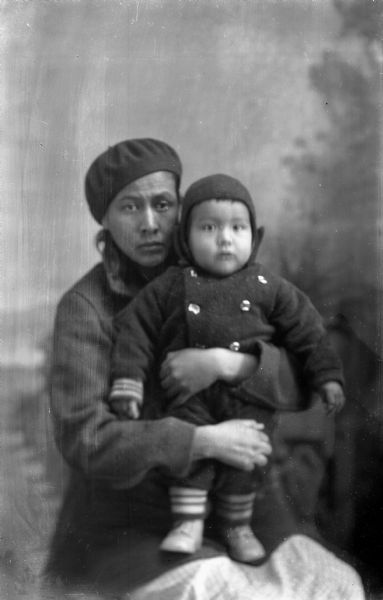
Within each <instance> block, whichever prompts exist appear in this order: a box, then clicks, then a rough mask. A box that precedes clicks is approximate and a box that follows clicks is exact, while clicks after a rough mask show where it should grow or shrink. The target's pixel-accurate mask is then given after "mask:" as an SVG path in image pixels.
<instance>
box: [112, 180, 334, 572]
mask: <svg viewBox="0 0 383 600" xmlns="http://www.w3.org/2000/svg"><path fill="white" fill-rule="evenodd" d="M261 235H262V230H257V226H256V217H255V209H254V206H253V202H252V199H251V196H250V194H249V192H248V191H247V189H246V188H245V187H244V186H243V185H242V184H241V183H240V182H239V181H238V180H236V179H234V178H232V177H229V176H227V175H211V176H209V177H205V178H203V179H200V180H198V181H197V182H195V183H194V184H193V185H191V186H190V188H189V189H188V190H187V192H186V194H185V198H184V202H183V211H182V216H181V222H180V226H179V231H178V238H177V245H178V252H179V255H180V258H181V260H180V263H179V266H175V267H170V268H169V269H168V270H167V271H166V273H165V274H164V275H162V276H160V277H159V278H157V279H156V280H154V281H152V282H151V283H149V284H148V285H147V286H146V287H145V289H144V290H143V291H142V292H141V293H140V294H139V295H138V296H137V297H136V298H135V299H134V300H133V302H131V304H129V306H128V307H127V309H125V310H124V311H123V313H122V314H121V317H120V318H119V322H118V324H117V328H118V336H117V341H116V346H115V352H114V357H113V361H112V378H113V386H112V390H111V394H110V403H111V406H112V409H113V410H114V412H117V413H118V414H120V416H126V417H128V418H132V419H137V418H138V417H139V416H140V410H141V407H142V402H143V389H144V383H145V381H146V380H147V378H148V374H149V371H150V369H151V368H153V366H154V360H155V358H156V361H158V362H156V364H161V362H162V361H163V359H164V358H165V356H166V355H167V353H168V352H171V351H175V350H179V349H181V348H186V347H203V348H205V347H217V346H220V347H225V348H230V349H231V350H232V351H233V352H236V351H239V350H240V351H241V352H245V353H252V354H255V355H257V353H259V352H260V348H261V344H262V343H265V342H273V343H276V344H283V345H284V346H285V347H286V348H288V349H289V350H290V351H291V352H293V353H294V354H295V356H296V357H297V358H298V359H299V360H300V362H301V364H302V366H303V372H304V375H305V379H306V382H307V384H308V386H310V387H311V389H312V390H316V391H318V392H319V394H320V395H321V397H322V399H323V401H324V402H325V403H326V405H327V407H328V410H330V411H331V410H339V409H340V408H341V407H342V405H343V402H344V398H343V391H342V373H341V368H340V363H339V361H338V358H337V357H336V355H335V354H334V352H333V350H332V349H331V348H330V346H329V344H328V341H327V339H326V335H325V330H324V327H323V324H322V320H321V318H320V316H319V314H318V313H317V312H316V310H315V309H314V307H313V306H312V304H311V302H310V301H309V299H308V298H307V297H306V296H305V295H304V294H303V293H302V292H300V291H299V290H298V289H297V288H295V287H294V286H293V285H292V284H290V283H288V282H287V281H286V280H284V279H282V278H280V277H277V276H275V275H273V274H272V273H271V272H269V271H268V270H267V269H266V268H264V267H263V266H262V265H260V264H258V263H256V262H255V255H256V251H257V248H258V246H259V242H260V238H261ZM265 377H267V374H266V373H265ZM160 400H161V403H162V405H163V406H164V407H166V409H165V410H166V414H168V415H172V416H176V417H178V418H181V419H185V420H187V421H190V422H191V423H195V424H196V425H202V424H209V423H216V422H220V421H223V420H227V419H232V418H239V419H255V420H257V421H258V422H261V423H263V424H264V427H265V431H266V432H267V433H268V434H269V435H270V433H271V431H272V427H273V416H274V413H275V409H276V407H275V406H273V405H272V403H271V402H270V399H269V398H268V397H267V396H266V395H265V393H264V391H263V390H262V389H258V390H253V394H252V395H251V396H250V395H248V396H245V395H244V393H243V392H242V393H240V392H239V390H238V389H237V388H236V386H235V385H234V386H229V385H227V384H224V383H223V382H217V383H215V384H214V385H213V386H211V387H210V388H208V389H207V390H205V391H203V392H201V393H199V394H197V395H195V396H193V397H191V398H189V399H188V400H187V401H186V402H184V403H182V404H179V403H177V402H175V403H173V404H171V403H170V405H169V403H168V406H167V405H166V400H165V397H164V394H163V393H162V394H160ZM263 476H264V473H263V472H262V469H261V468H256V469H255V470H254V471H252V472H250V473H249V472H245V471H240V470H236V469H234V468H231V467H227V466H224V465H218V464H217V463H215V462H210V461H207V460H205V461H200V462H197V463H194V464H193V467H192V470H191V472H190V473H189V475H188V476H187V477H186V478H185V479H183V480H181V481H174V483H173V484H172V485H171V486H170V501H171V511H172V516H173V520H174V527H173V529H172V530H171V531H170V533H169V534H168V535H167V537H166V538H165V540H164V541H163V542H162V544H161V549H162V550H165V551H172V552H185V553H193V552H194V551H196V550H197V549H198V548H199V547H200V545H201V543H202V533H203V521H204V518H205V515H206V504H207V494H208V491H209V490H211V488H212V487H213V491H214V508H215V512H216V517H217V524H218V530H219V532H220V534H221V538H222V540H223V541H224V543H225V544H226V546H227V549H228V553H229V555H230V556H231V557H232V558H233V559H235V560H238V561H241V562H248V563H251V562H254V561H256V560H258V559H260V558H262V557H263V556H264V549H263V547H262V545H261V543H260V542H259V540H258V539H257V538H256V537H255V535H254V533H253V532H252V530H251V527H250V522H251V517H252V506H253V502H254V498H255V494H256V492H257V491H258V490H259V488H260V486H261V484H262V479H263Z"/></svg>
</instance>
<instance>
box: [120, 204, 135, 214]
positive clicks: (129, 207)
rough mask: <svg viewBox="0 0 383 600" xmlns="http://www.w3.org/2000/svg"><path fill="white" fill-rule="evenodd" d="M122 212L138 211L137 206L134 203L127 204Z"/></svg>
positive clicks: (123, 206)
mask: <svg viewBox="0 0 383 600" xmlns="http://www.w3.org/2000/svg"><path fill="white" fill-rule="evenodd" d="M122 210H123V211H124V212H134V211H135V210H137V206H136V205H135V203H134V202H126V203H125V204H123V205H122Z"/></svg>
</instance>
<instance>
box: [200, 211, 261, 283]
mask: <svg viewBox="0 0 383 600" xmlns="http://www.w3.org/2000/svg"><path fill="white" fill-rule="evenodd" d="M190 219H191V223H190V231H189V239H188V243H189V248H190V251H191V253H192V255H193V258H194V260H195V262H196V264H197V265H199V266H200V267H202V268H203V269H205V271H208V272H209V273H212V274H213V275H217V276H219V277H225V276H227V275H231V274H232V273H235V271H238V270H239V269H241V268H242V267H243V266H244V265H245V264H246V263H247V261H248V260H249V258H250V254H251V251H252V241H253V235H252V230H251V224H250V217H249V211H248V209H247V207H246V205H245V204H243V203H242V202H238V201H232V200H206V201H205V202H202V203H201V204H198V205H197V206H195V207H194V208H193V209H192V212H191V215H190Z"/></svg>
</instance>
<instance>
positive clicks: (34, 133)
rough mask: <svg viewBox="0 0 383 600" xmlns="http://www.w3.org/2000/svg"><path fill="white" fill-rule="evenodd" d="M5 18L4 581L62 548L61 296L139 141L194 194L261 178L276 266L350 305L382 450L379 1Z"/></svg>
mask: <svg viewBox="0 0 383 600" xmlns="http://www.w3.org/2000/svg"><path fill="white" fill-rule="evenodd" d="M0 15H1V23H2V25H1V29H0V35H1V37H0V43H1V50H2V61H1V63H2V65H1V72H0V76H1V89H2V94H1V117H2V126H1V135H2V144H1V148H0V152H1V154H0V169H1V183H0V190H1V196H2V211H1V220H0V225H1V241H0V243H1V254H0V260H1V278H2V285H1V296H0V320H1V336H0V337H1V360H2V366H3V372H4V376H3V378H2V391H3V401H2V408H1V411H2V413H1V425H0V427H1V429H0V432H1V433H2V445H3V447H4V448H5V450H6V451H5V452H3V455H2V458H1V459H0V461H1V462H0V466H1V468H2V470H1V477H2V478H3V486H2V487H3V489H4V490H5V492H4V494H3V495H4V501H3V502H2V504H1V505H0V519H1V521H2V522H3V524H4V528H3V531H4V534H3V535H4V540H5V542H4V543H3V541H2V543H1V547H0V559H1V561H2V563H3V566H4V578H5V579H4V581H6V580H7V577H9V578H10V579H12V580H14V579H15V578H16V579H17V578H19V579H20V577H21V580H22V581H24V583H25V581H26V582H27V583H28V582H29V581H30V580H31V581H34V577H35V575H36V573H37V572H38V569H39V568H40V564H41V563H42V561H43V558H44V552H45V547H46V539H47V536H48V535H49V531H50V527H51V522H52V520H53V519H54V514H55V512H54V511H55V506H56V504H57V502H58V501H59V493H60V485H61V484H60V477H61V470H60V471H59V472H60V476H59V477H58V476H57V472H58V467H57V456H56V455H55V452H54V447H53V445H52V441H51V433H50V428H49V414H48V409H47V406H46V403H45V401H46V395H45V391H44V386H45V372H46V363H47V357H49V334H50V331H51V327H52V321H53V315H54V307H55V304H56V302H57V300H58V298H59V297H60V295H61V294H62V293H63V292H64V291H65V289H66V288H68V287H69V285H70V284H71V283H72V282H74V281H75V280H76V279H77V278H78V277H79V276H80V275H82V274H83V273H84V272H85V271H86V270H87V269H88V268H89V267H90V266H91V265H92V264H94V262H95V261H96V260H97V253H96V250H95V248H94V241H93V240H94V235H95V233H96V231H97V227H96V225H95V223H93V222H92V220H91V218H90V216H89V215H88V212H87V207H86V203H85V199H84V193H83V180H84V174H85V171H86V169H87V167H88V166H89V164H90V162H91V161H92V160H93V159H94V158H95V156H96V155H97V154H98V153H99V152H101V151H103V150H104V149H105V148H106V146H107V145H109V144H113V143H115V142H118V141H120V140H122V139H124V138H127V137H144V136H151V137H158V138H160V139H163V140H166V141H167V142H169V143H170V144H172V145H173V146H174V147H175V148H176V149H177V150H178V152H179V153H180V156H181V157H182V160H183V163H184V169H185V171H184V172H185V176H184V180H183V188H184V189H185V187H186V186H187V185H188V184H189V183H190V182H191V181H192V180H193V179H194V178H196V177H200V176H203V175H205V174H208V173H213V172H217V171H223V172H226V173H229V174H231V175H234V176H237V177H239V178H240V179H241V180H242V181H243V182H244V183H245V184H246V185H247V186H248V187H249V189H250V190H251V193H252V195H253V197H254V200H255V204H256V208H257V213H258V216H259V222H260V224H263V225H265V227H266V239H265V241H264V243H263V247H262V251H261V258H262V260H263V261H265V262H266V263H268V264H269V265H270V266H272V267H273V268H274V269H277V270H278V271H279V272H281V273H282V274H284V275H286V276H288V277H290V278H291V279H292V280H293V281H294V282H295V283H296V284H298V285H299V286H301V287H302V288H303V289H304V290H305V291H307V292H308V293H309V294H310V295H311V297H312V298H313V300H314V302H315V303H316V305H317V306H318V308H319V309H320V310H321V311H322V312H323V314H324V316H325V317H326V319H333V318H334V317H335V315H339V313H341V315H342V316H341V317H337V319H338V320H337V323H339V322H340V323H341V335H340V338H341V339H340V345H341V349H342V351H343V353H344V354H345V355H346V356H347V357H348V358H349V357H350V356H352V361H351V359H350V360H349V363H348V364H347V365H346V367H347V368H346V370H347V371H348V372H350V374H351V381H352V383H351V384H349V386H350V390H351V387H352V390H351V391H353V390H355V389H358V394H359V395H358V394H357V395H356V402H360V400H361V399H365V398H366V397H368V398H369V400H368V402H369V403H370V404H368V408H367V409H366V411H367V413H366V414H367V416H368V419H370V420H369V421H368V419H367V421H368V423H370V422H371V419H373V422H374V425H373V428H374V431H375V434H374V435H375V437H374V440H375V442H376V444H377V447H378V448H379V450H380V445H379V440H380V438H379V432H380V429H381V420H382V419H381V409H380V398H381V375H379V373H380V371H379V368H380V364H381V363H380V359H379V356H381V350H382V347H381V326H382V317H381V298H382V275H381V273H382V238H381V230H382V202H381V180H380V171H381V170H380V168H379V167H380V166H381V156H380V152H379V149H380V129H381V123H382V111H381V103H382V91H381V83H380V82H381V74H380V73H381V70H382V59H383V55H382V48H381V38H380V32H381V30H382V29H381V25H382V21H381V4H380V3H379V2H374V0H360V1H356V2H354V1H353V0H289V1H287V0H279V1H277V0H217V1H216V2H211V1H210V0H162V1H160V0H135V1H133V0H132V1H130V0H125V1H123V0H122V1H117V0H108V1H106V0H105V1H100V0H61V1H54V0H47V1H43V0H36V1H28V0H25V1H22V0H19V1H18V0H5V1H3V2H2V3H1V5H0ZM339 319H340V320H339ZM345 332H346V333H345ZM338 333H339V331H338V329H337V335H338ZM345 336H346V337H345ZM350 340H351V341H350ZM361 354H362V356H361ZM360 365H363V367H361V366H360ZM370 371H371V373H370ZM350 390H349V391H350ZM371 415H373V416H372V417H371ZM368 427H370V425H368V426H367V425H366V428H367V429H366V428H365V430H364V432H363V436H364V437H363V439H365V437H366V436H367V437H368V431H369V429H368ZM366 431H367V433H366ZM366 452H367V453H369V452H370V453H371V450H370V449H368V450H366ZM374 452H375V450H374ZM28 461H29V462H28ZM33 469H35V470H34V471H33ZM372 471H373V470H372ZM371 477H373V475H372V476H371ZM31 483H33V485H31ZM37 529H39V531H40V533H38V534H37ZM41 531H42V533H41ZM31 557H35V558H34V559H33V560H32V559H31ZM34 561H35V563H36V564H34ZM28 578H29V579H28ZM7 585H8V584H7ZM9 585H10V584H9ZM20 585H21V584H20ZM22 589H23V588H22V585H21V588H20V590H22ZM7 590H8V588H7ZM20 590H19V592H20V594H21V593H22V591H20ZM9 593H11V592H9ZM9 597H10V598H11V597H12V598H13V596H11V595H10V596H9ZM29 597H31V596H29Z"/></svg>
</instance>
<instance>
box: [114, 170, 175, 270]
mask: <svg viewBox="0 0 383 600" xmlns="http://www.w3.org/2000/svg"><path fill="white" fill-rule="evenodd" d="M177 215H178V194H177V186H176V181H175V177H174V175H173V174H172V173H170V172H168V171H157V172H155V173H150V174H149V175H145V176H144V177H141V178H140V179H136V181H133V182H132V183H129V184H128V185H127V186H125V187H124V188H123V189H122V190H121V191H120V192H119V193H118V194H117V196H116V197H115V198H114V199H113V200H112V202H111V204H110V205H109V208H108V210H107V212H106V214H105V217H104V219H103V222H102V224H103V226H104V227H105V229H107V230H108V231H109V233H110V234H111V236H112V238H113V239H114V241H115V243H116V244H117V246H118V247H119V248H120V250H122V252H123V253H124V254H126V256H128V258H130V259H131V260H133V261H134V262H136V263H138V264H139V265H141V266H143V267H155V266H157V265H159V264H161V263H162V262H163V261H164V260H165V258H166V257H167V255H168V252H169V249H170V246H171V243H172V235H173V229H174V226H175V224H176V221H177Z"/></svg>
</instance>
